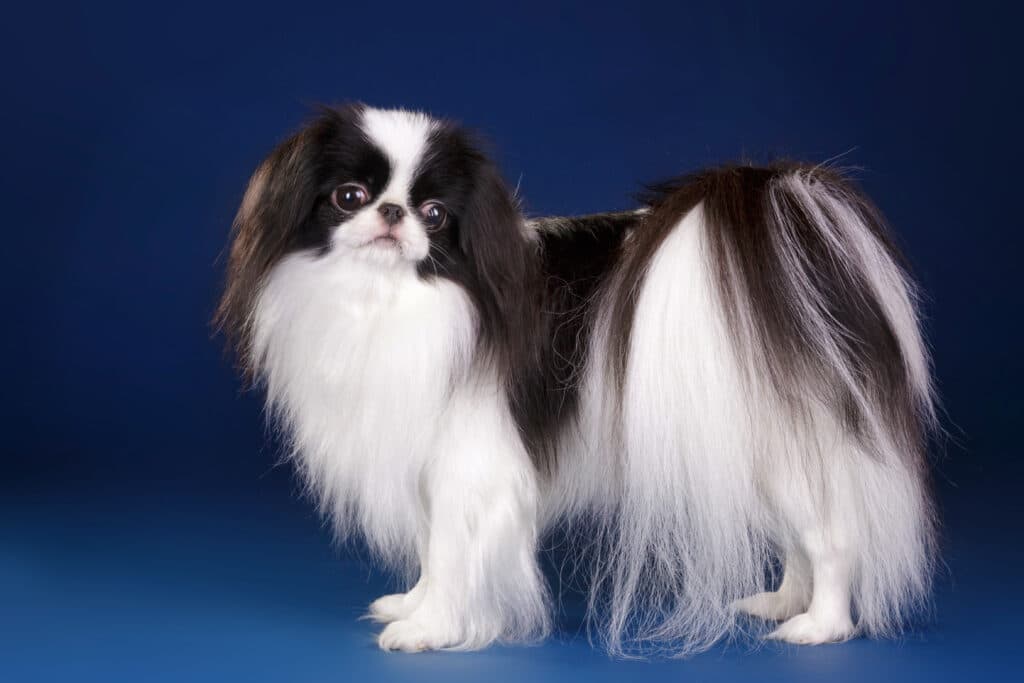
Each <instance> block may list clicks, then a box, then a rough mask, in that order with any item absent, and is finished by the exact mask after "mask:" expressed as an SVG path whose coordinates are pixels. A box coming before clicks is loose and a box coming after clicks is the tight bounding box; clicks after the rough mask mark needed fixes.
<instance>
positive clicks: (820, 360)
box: [595, 164, 936, 654]
mask: <svg viewBox="0 0 1024 683" xmlns="http://www.w3.org/2000/svg"><path fill="white" fill-rule="evenodd" d="M648 203H649V205H650V206H651V212H650V214H649V215H648V216H647V217H646V219H645V221H644V223H643V224H642V225H641V226H640V227H638V228H637V229H636V231H635V232H634V234H633V235H632V236H631V242H630V243H629V244H627V247H626V249H625V251H624V258H623V263H622V264H621V267H620V269H619V271H618V273H617V278H618V280H617V282H616V283H614V286H612V287H611V288H610V289H609V292H610V294H609V296H610V300H609V302H608V306H609V308H608V309H607V310H608V311H609V321H610V322H609V325H610V329H611V333H610V347H609V359H610V361H611V372H612V374H613V375H614V377H615V380H616V381H617V383H618V387H619V391H620V392H621V393H620V395H621V396H622V404H621V411H620V415H621V449H620V450H621V453H622V460H621V463H622V473H621V478H620V480H621V485H622V492H621V500H620V505H619V507H618V509H617V514H616V515H615V516H614V517H615V518H614V522H613V523H611V524H610V525H609V526H610V528H611V532H610V533H611V534H612V535H611V539H610V543H609V548H610V556H609V557H607V558H604V561H603V562H602V565H601V571H600V575H599V578H600V579H602V580H601V581H598V582H597V585H598V587H599V589H601V588H605V589H610V591H609V593H607V594H610V595H611V598H610V602H605V603H603V606H604V608H605V609H604V611H605V612H606V614H604V615H603V616H604V617H605V621H606V623H607V624H608V626H607V630H606V634H607V640H608V646H609V648H610V649H611V650H612V652H614V653H618V654H622V653H624V652H625V651H626V650H627V648H628V647H629V645H630V644H637V643H638V642H639V643H640V644H641V645H650V644H654V645H658V644H661V645H668V646H669V647H671V649H672V651H673V652H677V653H680V652H681V653H688V652H693V651H697V650H701V649H704V648H706V647H707V646H709V645H710V644H712V643H713V642H716V641H717V640H719V639H721V638H722V637H723V636H725V635H727V634H729V633H733V632H734V627H735V624H736V622H735V617H734V614H733V612H732V611H731V610H730V609H729V607H728V605H729V604H730V602H731V601H733V600H736V599H738V598H742V597H744V596H746V595H749V594H751V593H754V592H758V591H763V590H765V587H766V586H767V585H770V583H771V582H772V573H773V570H772V567H777V565H778V562H779V561H780V560H781V555H783V554H785V553H786V552H787V550H788V549H790V548H791V546H794V545H799V538H800V536H801V534H803V533H805V532H806V531H807V529H806V528H800V527H806V525H808V524H811V525H812V526H816V527H817V528H818V529H820V530H822V532H823V533H826V534H832V535H834V536H836V537H840V536H841V537H842V538H841V539H840V538H837V539H836V542H841V543H843V544H848V545H849V546H850V548H851V551H850V552H851V553H852V556H853V561H854V565H855V566H854V569H853V576H852V578H851V583H852V586H851V590H852V597H853V603H854V607H855V617H856V618H857V623H858V626H859V628H860V629H861V630H862V631H863V632H866V633H868V634H879V635H881V634H887V633H891V632H893V631H895V630H897V629H899V628H900V626H901V624H903V622H904V621H905V619H906V617H907V616H908V614H910V612H911V611H912V610H913V609H914V608H916V607H920V606H921V605H922V604H923V603H924V601H925V598H926V597H927V594H928V590H929V584H930V577H931V573H932V563H933V558H934V522H933V514H932V508H931V503H930V499H929V495H928V490H927V489H928V486H927V478H928V477H927V463H926V443H927V440H928V434H929V432H930V430H931V429H932V428H933V427H934V426H935V425H936V409H935V401H934V398H933V388H932V380H931V371H930V360H929V356H928V353H927V350H926V347H925V345H924V342H923V340H922V336H921V333H920V329H919V318H918V309H917V303H916V300H917V297H916V290H915V287H914V285H913V283H912V281H911V280H910V278H909V276H908V274H907V269H906V268H905V266H904V265H903V261H902V259H901V257H900V255H899V253H898V250H897V249H896V247H895V246H894V244H893V241H892V240H891V238H890V237H889V235H888V232H887V230H886V228H885V225H884V222H883V220H882V219H881V217H880V215H879V212H878V211H877V210H876V209H875V207H874V206H873V205H872V204H871V203H870V202H869V201H868V200H867V199H866V198H865V197H864V196H863V195H862V194H861V193H860V192H859V191H857V190H856V189H855V188H854V187H853V186H852V184H851V183H850V182H849V181H848V180H847V179H846V178H844V177H843V176H842V175H841V174H839V173H837V172H835V171H833V170H831V169H827V168H822V167H810V166H803V165H793V164H780V165H774V166H771V167H767V168H754V167H740V166H737V167H728V168H720V169H715V170H710V171H705V172H702V173H699V174H695V175H692V176H687V177H685V178H682V179H679V180H676V181H673V182H672V183H669V184H666V185H663V186H660V187H658V188H656V189H655V190H654V191H653V192H652V194H651V195H650V196H649V197H648ZM801 515H803V517H802V518H801ZM797 551H799V549H798V548H797ZM596 605H597V603H595V606H596ZM641 615H642V616H641Z"/></svg>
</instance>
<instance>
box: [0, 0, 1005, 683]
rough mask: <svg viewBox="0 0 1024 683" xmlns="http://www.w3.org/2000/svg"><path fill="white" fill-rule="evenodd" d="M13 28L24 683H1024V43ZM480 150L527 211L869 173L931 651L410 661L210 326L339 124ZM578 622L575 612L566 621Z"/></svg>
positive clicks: (195, 23)
mask: <svg viewBox="0 0 1024 683" xmlns="http://www.w3.org/2000/svg"><path fill="white" fill-rule="evenodd" d="M483 4H484V3H480V4H479V5H476V6H474V7H472V8H465V9H462V10H458V11H456V10H453V9H448V8H442V7H441V6H439V5H436V4H435V3H430V2H419V3H413V4H410V5H402V4H399V3H397V2H395V1H391V2H385V3H362V4H359V3H354V2H337V3H331V4H323V5H321V6H319V7H311V8H307V9H299V8H298V7H297V6H296V5H291V4H289V5H282V6H281V7H277V8H269V7H264V6H261V5H260V3H256V2H249V3H244V4H243V3H240V4H238V5H236V6H234V7H231V8H228V7H227V6H223V5H220V4H218V3H213V2H208V3H202V4H196V5H190V6H187V7H186V6H184V5H183V4H181V3H164V4H159V5H152V6H148V7H143V5H145V3H132V4H125V5H123V6H121V7H117V6H114V5H113V4H107V3H104V4H103V5H102V7H101V6H98V5H85V4H82V5H80V6H76V5H46V6H43V5H42V4H39V3H37V4H36V6H35V7H31V8H25V7H19V8H17V9H14V8H12V7H8V8H5V9H4V10H3V16H2V21H0V24H2V25H3V28H2V29H0V31H2V34H0V51H2V52H0V58H2V62H0V63H2V64H3V67H2V73H3V83H2V92H3V104H2V106H0V119H2V120H0V122H2V127H0V131H2V132H3V135H4V140H3V148H4V154H3V162H2V164H0V174H2V177H0V186H2V188H3V211H2V216H3V227H2V230H3V237H2V244H3V249H2V255H0V259H2V261H0V273H2V277H3V284H4V289H3V292H4V296H3V300H2V304H0V305H2V313H0V319H2V320H3V321H4V328H3V329H4V331H3V334H2V335H0V344H2V353H0V357H2V358H3V359H4V365H5V371H4V375H3V385H4V390H3V392H2V396H3V419H4V425H3V427H4V429H3V436H4V440H3V458H2V461H0V467H2V469H0V679H3V680H12V681H14V680H19V681H20V680H49V679H67V678H68V677H70V676H76V677H77V678H78V679H79V680H82V679H84V678H90V677H94V678H95V679H96V680H104V681H114V680H128V681H140V680H204V679H205V680H219V681H224V680H258V679H268V680H273V679H277V680H290V681H298V680H345V679H346V678H350V677H354V676H355V675H360V676H362V675H366V676H371V677H373V676H381V677H385V676H389V675H391V676H395V677H408V676H411V675H412V674H414V673H415V674H422V675H423V676H424V677H427V678H432V679H433V680H480V679H482V678H484V677H487V678H490V679H501V678H502V677H503V676H508V677H512V676H517V675H526V674H529V675H531V676H534V677H537V680H540V679H541V678H543V677H544V676H549V677H551V679H552V680H554V677H555V676H558V677H561V678H568V677H569V676H570V675H571V676H575V677H579V678H580V679H588V680H601V679H608V680H612V679H616V678H621V677H623V676H635V675H642V676H645V677H648V678H649V679H652V680H653V679H658V678H664V679H665V680H668V679H669V677H671V678H672V679H675V680H682V679H684V678H687V679H688V680H698V679H707V678H712V679H714V678H721V679H733V680H738V679H740V678H742V677H746V676H751V677H754V676H756V677H757V678H759V679H764V680H768V679H775V678H778V679H789V680H794V679H799V678H801V677H807V678H808V679H811V678H818V677H820V676H822V675H829V676H833V677H848V678H851V679H852V678H865V677H867V676H876V677H877V676H881V677H884V678H895V677H897V676H899V677H902V678H904V679H908V680H929V681H931V680H935V679H937V678H947V677H948V678H966V677H979V678H984V677H986V676H1000V675H1001V676H1005V677H1011V676H1014V675H1015V674H1017V675H1019V672H1018V671H1017V666H1016V663H1015V661H1014V660H1013V659H1012V658H1011V651H1013V650H1019V642H1018V639H1017V634H1016V631H1015V626H1016V624H1017V623H1018V621H1019V615H1020V614H1021V611H1022V608H1024V604H1022V600H1021V597H1020V590H1021V589H1020V584H1021V570H1020V567H1021V562H1022V559H1024V557H1022V554H1024V553H1022V551H1021V549H1020V539H1021V536H1020V532H1021V526H1020V523H1019V522H1020V517H1021V513H1022V510H1021V507H1022V506H1021V503H1020V500H1021V496H1020V495H1019V494H1018V487H1019V484H1018V481H1019V477H1020V474H1021V470H1022V467H1021V463H1020V460H1021V458H1020V447H1019V445H1018V437H1019V435H1018V432H1019V429H1017V428H1018V427H1019V423H1020V415H1021V408H1022V400H1021V392H1020V385H1021V381H1022V379H1024V377H1022V372H1021V361H1020V335H1019V332H1020V329H1021V323H1020V320H1019V317H1020V313H1021V307H1020V306H1019V305H1018V294H1019V286H1018V284H1017V282H1018V277H1017V264H1018V260H1019V259H1018V253H1017V252H1018V250H1019V247H1020V243H1021V240H1020V239H1019V237H1018V235H1019V232H1020V230H1021V227H1022V226H1021V221H1020V219H1019V206H1020V197H1021V193H1022V190H1021V183H1020V181H1019V179H1018V173H1019V169H1020V159H1021V151H1022V150H1021V145H1020V140H1019V123H1020V121H1021V120H1022V119H1021V113H1022V112H1021V110H1020V109H1021V108H1020V106H1019V103H1018V99H1019V94H1020V93H1019V91H1020V83H1021V78H1020V67H1021V60H1020V57H1019V49H1018V43H1019V40H1020V38H1019V36H1018V35H1017V33H1018V26H1019V22H1017V21H1014V20H1012V19H1014V18H1013V17H1010V16H1008V14H1006V13H1004V12H1001V11H998V10H997V9H995V7H986V6H985V3H970V4H966V5H964V6H963V7H959V8H957V7H952V6H949V5H944V4H943V5H936V4H935V3H921V4H920V5H915V4H906V3H902V2H891V1H889V2H861V3H856V6H854V7H847V8H843V9H837V8H836V7H833V3H830V2H824V0H821V1H819V2H816V3H807V4H806V5H805V6H803V7H800V6H795V5H794V6H787V5H785V4H781V5H780V4H779V3H770V4H769V3H759V2H742V3H724V4H722V5H721V6H719V5H717V4H715V3H711V4H707V5H698V4H687V5H683V4H678V3H665V4H664V5H662V6H658V5H654V4H647V3H641V2H630V3H617V4H616V6H614V7H611V8H608V9H600V8H597V7H594V6H590V5H589V3H587V4H584V3H580V4H579V6H577V7H568V6H566V7H563V6H562V5H560V4H558V3H555V2H544V3H537V4H515V5H512V4H509V5H508V6H502V7H498V6H494V7H486V8H485V7H483ZM349 99H359V100H363V101H366V102H368V103H371V104H374V105H379V106H405V107H410V108H418V109H426V110H430V111H432V112H434V113H437V114H440V115H444V116H450V117H454V118H457V119H460V120H462V121H464V122H466V123H467V124H469V125H471V126H473V127H476V128H478V129H480V130H482V131H483V132H484V133H485V134H486V135H487V136H488V137H489V138H490V139H491V140H492V141H493V143H494V147H495V151H496V154H497V155H498V158H499V159H500V161H501V163H502V166H503V168H504V169H505V171H506V173H507V176H508V178H509V180H510V182H512V183H519V184H520V186H521V189H522V193H523V195H524V196H525V198H526V200H527V205H528V208H529V210H530V211H531V212H532V213H536V214H545V213H577V212H586V211H597V210H604V209H616V208H626V207H629V206H631V203H630V198H629V197H630V193H631V192H632V191H634V190H635V189H637V188H638V186H639V184H640V183H641V182H643V181H650V180H654V179H657V178H659V177H661V176H665V175H670V174H674V173H677V172H679V171H682V170H685V169H691V168H693V167H696V166H699V165H701V164H706V163H712V162H718V161H727V160H734V159H736V158H739V157H746V158H753V159H762V160H763V159H767V158H771V157H774V156H779V155H784V156H795V157H800V158H804V159H808V160H812V161H822V160H825V159H827V158H830V157H833V156H835V155H838V154H845V156H843V158H842V163H843V164H850V165H856V166H859V167H862V169H863V170H862V171H861V172H859V173H858V176H859V177H860V178H861V180H862V182H863V185H864V186H865V187H866V188H867V190H868V191H869V192H870V193H871V194H872V195H873V196H874V197H875V198H876V199H877V201H878V203H879V204H880V205H881V206H882V208H883V209H884V211H885V212H886V213H887V214H888V215H889V217H890V218H891V221H892V223H893V224H894V226H895V228H896V230H897V232H898V234H899V237H900V240H901V242H902V243H903V245H904V246H905V248H906V251H907V253H908V255H909V258H910V260H911V262H912V263H913V265H914V267H915V270H916V272H917V274H918V275H919V278H920V280H921V281H922V282H923V284H924V289H925V291H926V292H927V295H928V300H927V303H926V311H927V317H928V320H927V327H928V332H929V337H930V339H931V342H932V344H933V346H934V351H935V360H936V367H937V369H938V376H939V384H940V389H941V392H942V394H943V397H944V402H945V406H946V409H947V412H948V421H947V427H948V428H949V430H950V431H951V434H952V437H953V440H952V441H950V442H947V444H946V445H945V447H944V448H942V449H940V450H941V452H940V453H939V454H938V458H939V459H938V462H937V466H936V473H937V474H936V479H937V483H938V489H939V495H940V500H941V503H942V506H943V511H944V516H945V522H946V525H945V537H944V557H945V559H946V562H947V563H948V568H947V570H946V571H945V572H944V573H943V575H942V577H941V578H940V582H939V589H938V598H937V609H936V616H935V619H934V621H933V623H930V624H925V625H922V626H921V627H920V628H919V629H917V630H915V631H914V632H913V633H912V634H911V635H910V636H908V637H907V638H906V639H905V640H904V641H902V642H882V643H879V642H869V641H864V640H859V641H854V642H851V643H848V644H844V645H838V646H829V647H822V648H812V649H797V648H788V647H779V646H774V645H773V646H768V647H765V648H763V649H761V650H759V651H757V652H755V653H752V654H751V653H746V652H744V651H742V650H735V649H733V650H728V651H725V650H716V651H714V652H712V653H709V654H707V655H703V656H700V657H697V658H696V659H692V660H689V661H681V662H662V663H656V664H637V663H628V662H609V661H608V660H607V659H606V658H605V657H604V655H602V654H601V653H600V652H597V651H594V650H592V649H591V648H590V647H589V646H588V644H587V642H586V639H585V637H583V636H582V635H580V634H579V633H577V632H576V626H577V621H576V619H575V616H576V615H575V610H574V609H573V608H571V607H570V609H569V610H568V614H567V616H566V617H565V618H564V619H562V627H563V628H562V630H561V631H560V633H559V634H557V636H556V637H555V638H553V639H552V640H551V641H550V642H549V643H548V644H546V645H544V646H543V647H540V648H532V649H527V648H494V649H491V650H489V651H487V652H485V653H480V654H469V655H466V654H461V655H456V654H428V655H421V656H416V657H407V656H400V655H385V654H383V653H380V652H378V651H377V650H375V648H374V645H373V641H372V633H373V631H374V628H372V627H371V625H370V624H368V623H366V622H357V621H355V617H356V616H358V615H359V614H360V613H361V611H362V609H363V608H364V606H365V604H366V603H367V602H368V601H369V600H370V599H371V598H373V597H376V596H377V595H378V594H379V593H381V592H382V591H384V590H386V589H387V586H386V579H385V578H383V577H381V576H380V575H379V574H377V573H376V572H374V571H373V570H372V568H370V567H369V566H368V565H367V564H366V563H364V562H360V561H359V560H358V559H357V558H356V557H355V556H354V555H353V554H352V553H350V552H349V551H347V550H344V549H341V550H339V549H332V548H331V547H330V545H329V539H328V537H327V534H326V533H325V532H324V531H323V530H322V529H321V527H320V525H319V522H318V520H317V519H316V518H315V517H314V515H313V514H312V513H311V511H310V508H309V505H308V504H307V503H306V502H305V501H302V500H300V499H299V498H298V497H297V495H296V492H295V487H294V483H293V480H292V478H291V475H290V472H288V470H287V468H282V467H275V466H274V464H275V461H276V457H275V452H274V449H273V446H272V444H270V443H269V442H268V441H267V439H266V434H265V431H264V428H263V426H262V425H261V416H260V403H259V398H258V396H254V395H242V394H240V391H239V383H238V382H237V380H236V378H235V377H234V374H233V372H232V369H231V367H230V362H229V361H228V360H226V358H225V356H224V355H223V353H222V350H221V343H220V340H211V333H210V330H209V328H208V326H207V321H208V319H209V317H210V313H211V310H212V308H213V306H214V304H215V301H216V298H217V290H218V286H219V282H220V279H221V270H222V266H223V261H222V259H220V258H219V255H220V254H221V252H222V249H223V248H224V246H225V242H226V237H227V231H228V227H229V224H230V221H231V218H232V216H233V213H234V211H235V208H236V205H237V204H238V202H239V200H240V198H241V193H242V190H243V187H244V184H245V181H246V179H247V177H248V175H249V173H250V172H251V171H252V170H253V168H254V167H255V165H256V164H257V163H258V161H259V160H260V159H261V157H262V156H263V155H264V154H265V153H266V152H267V151H268V150H269V149H270V148H271V146H272V145H273V144H274V143H275V142H276V141H278V140H280V139H281V138H282V137H283V136H284V135H285V134H286V133H288V132H289V131H291V130H293V129H294V128H295V127H296V126H298V125H299V124H300V123H301V122H302V120H303V119H304V118H305V117H306V116H307V115H308V113H309V108H310V106H311V105H313V104H315V103H319V102H327V103H330V102H339V101H344V100H349ZM568 603H569V604H570V606H571V605H572V604H573V601H572V600H571V599H570V600H568Z"/></svg>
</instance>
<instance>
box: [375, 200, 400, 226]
mask: <svg viewBox="0 0 1024 683" xmlns="http://www.w3.org/2000/svg"><path fill="white" fill-rule="evenodd" d="M377 210H378V211H380V215H381V216H384V222H385V223H387V224H388V225H394V224H395V223H397V222H398V221H400V220H402V216H404V215H405V209H403V208H402V207H400V206H399V205H398V204H381V205H380V206H379V207H377Z"/></svg>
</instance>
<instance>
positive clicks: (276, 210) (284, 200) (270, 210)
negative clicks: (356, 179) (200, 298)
mask: <svg viewBox="0 0 1024 683" xmlns="http://www.w3.org/2000/svg"><path fill="white" fill-rule="evenodd" d="M318 128H319V126H317V125H314V126H312V127H310V128H307V129H305V130H303V131H302V132H300V133H297V134H295V135H293V136H292V137H290V138H289V139H287V140H285V141H284V142H283V143H281V144H280V145H279V146H278V147H277V149H275V150H274V151H273V152H271V154H270V156H268V157H267V158H266V159H265V160H264V161H263V163H262V164H260V166H259V168H258V169H256V172H255V173H254V174H253V176H252V179H251V180H250V181H249V187H248V189H247V190H246V191H245V196H244V197H243V199H242V205H241V207H240V208H239V209H238V215H237V216H235V221H234V223H233V225H232V229H231V234H232V237H231V240H232V241H231V253H230V256H229V258H228V269H227V282H226V285H225V288H224V294H223V296H222V297H221V300H220V304H219V305H218V307H217V312H216V314H215V316H214V319H213V324H214V326H215V327H216V328H217V329H219V330H223V331H224V333H225V335H226V337H227V339H228V343H229V344H230V345H231V346H233V347H234V350H235V352H236V353H237V358H238V361H239V363H240V364H241V365H242V367H243V370H244V371H245V372H246V374H250V372H251V370H252V368H251V367H250V364H251V361H252V359H251V358H250V343H251V336H252V335H251V329H250V328H251V323H252V313H253V307H254V306H255V303H256V295H257V293H258V291H259V287H260V286H261V284H262V280H263V278H264V276H265V275H266V274H267V272H268V271H269V270H270V269H271V267H272V266H273V265H274V264H275V263H277V262H278V261H279V260H280V259H281V257H283V256H284V255H285V254H286V253H287V252H288V250H289V248H290V247H291V246H292V245H293V244H294V243H295V242H296V240H298V239H300V238H301V232H302V228H303V225H304V224H305V223H306V221H307V220H308V218H309V216H310V214H311V213H312V210H313V207H314V205H315V203H316V199H317V178H316V176H317V173H316V160H315V153H316V148H317V147H318V145H317V144H316V141H317V139H318V137H319V135H318Z"/></svg>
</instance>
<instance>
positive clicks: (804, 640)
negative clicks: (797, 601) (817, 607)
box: [768, 612, 854, 645]
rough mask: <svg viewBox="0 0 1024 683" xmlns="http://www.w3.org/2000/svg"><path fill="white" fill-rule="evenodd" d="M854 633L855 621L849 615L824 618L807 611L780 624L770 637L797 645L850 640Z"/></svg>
mask: <svg viewBox="0 0 1024 683" xmlns="http://www.w3.org/2000/svg"><path fill="white" fill-rule="evenodd" d="M853 633H854V627H853V622H852V621H850V618H849V617H836V618H822V617H814V616H811V614H810V613H809V612H805V613H804V614H798V615H797V616H795V617H793V618H792V619H790V620H789V621H787V622H786V623H784V624H782V626H779V627H778V628H777V629H775V630H774V631H772V632H771V633H770V634H769V635H768V637H769V638H772V639H773V640H784V641H786V642H787V643H795V644H797V645H820V644H822V643H836V642H839V641H842V640H849V639H850V638H851V637H852V636H853Z"/></svg>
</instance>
